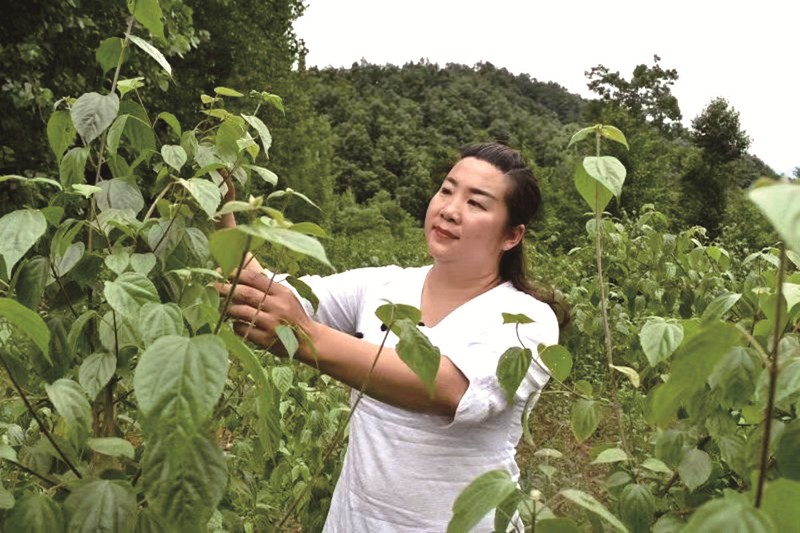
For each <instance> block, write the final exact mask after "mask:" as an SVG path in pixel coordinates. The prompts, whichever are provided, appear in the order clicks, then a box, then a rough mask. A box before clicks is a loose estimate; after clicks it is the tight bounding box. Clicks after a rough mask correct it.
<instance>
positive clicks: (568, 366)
mask: <svg viewBox="0 0 800 533" xmlns="http://www.w3.org/2000/svg"><path fill="white" fill-rule="evenodd" d="M539 357H541V359H542V362H543V363H544V364H545V365H547V369H548V370H549V371H550V374H551V375H552V376H553V377H554V378H555V379H557V380H558V381H565V380H566V379H567V378H568V377H569V374H570V372H572V355H570V353H569V350H567V349H566V348H564V347H563V346H560V345H558V344H553V345H552V346H547V347H545V348H544V349H542V350H541V351H540V352H539Z"/></svg>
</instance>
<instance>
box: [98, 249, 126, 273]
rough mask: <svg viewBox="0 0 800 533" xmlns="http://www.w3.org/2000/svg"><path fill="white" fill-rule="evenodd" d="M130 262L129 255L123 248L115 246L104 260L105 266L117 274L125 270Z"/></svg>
mask: <svg viewBox="0 0 800 533" xmlns="http://www.w3.org/2000/svg"><path fill="white" fill-rule="evenodd" d="M130 262H131V256H130V254H129V253H128V251H127V250H125V249H124V248H115V249H114V250H112V252H111V254H110V255H107V256H106V258H105V260H104V263H105V264H106V266H107V267H108V268H109V269H111V270H112V271H113V272H114V273H115V274H117V275H119V274H122V273H123V272H125V271H126V270H127V269H128V265H130Z"/></svg>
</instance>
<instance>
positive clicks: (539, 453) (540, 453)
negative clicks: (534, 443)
mask: <svg viewBox="0 0 800 533" xmlns="http://www.w3.org/2000/svg"><path fill="white" fill-rule="evenodd" d="M533 455H534V456H535V457H552V458H554V459H560V458H562V457H564V454H563V453H561V452H560V451H558V450H554V449H553V448H540V449H538V450H536V451H535V452H533Z"/></svg>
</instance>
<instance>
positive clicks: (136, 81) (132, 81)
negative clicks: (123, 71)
mask: <svg viewBox="0 0 800 533" xmlns="http://www.w3.org/2000/svg"><path fill="white" fill-rule="evenodd" d="M142 87H144V78H143V77H142V76H137V77H135V78H129V79H126V80H119V81H118V82H117V90H118V91H119V94H120V96H125V95H126V94H128V93H129V92H131V91H135V90H136V89H140V88H142Z"/></svg>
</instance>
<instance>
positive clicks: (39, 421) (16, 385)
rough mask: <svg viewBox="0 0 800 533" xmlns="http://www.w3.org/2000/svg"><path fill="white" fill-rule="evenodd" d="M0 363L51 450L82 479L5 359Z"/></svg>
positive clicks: (0, 359) (1, 359)
mask: <svg viewBox="0 0 800 533" xmlns="http://www.w3.org/2000/svg"><path fill="white" fill-rule="evenodd" d="M0 361H1V362H2V363H3V368H5V369H6V373H7V374H8V377H9V379H11V383H12V384H13V385H14V388H15V389H17V394H19V396H20V398H22V401H23V402H24V403H25V407H27V408H28V411H30V413H31V415H33V418H34V419H35V420H36V423H37V424H39V428H40V429H41V430H42V433H44V436H45V437H47V440H49V441H50V444H52V445H53V448H55V450H56V452H58V455H60V456H61V459H63V460H64V462H65V463H66V464H67V466H68V467H69V469H70V470H72V472H73V473H74V474H75V475H76V476H78V479H81V478H82V477H83V476H81V473H80V472H78V469H77V468H75V466H74V465H73V464H72V461H70V460H69V459H68V458H67V455H66V454H65V453H64V451H63V450H62V449H61V447H59V445H58V444H57V443H56V441H55V439H54V438H53V435H51V434H50V431H49V430H48V429H47V426H45V424H44V422H42V419H41V418H39V415H38V414H37V413H36V410H34V408H33V406H32V405H31V402H30V401H28V397H27V396H26V395H25V393H24V392H23V390H22V387H20V386H19V383H17V380H16V379H14V374H12V373H11V369H10V368H8V363H6V359H5V357H2V356H0Z"/></svg>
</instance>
